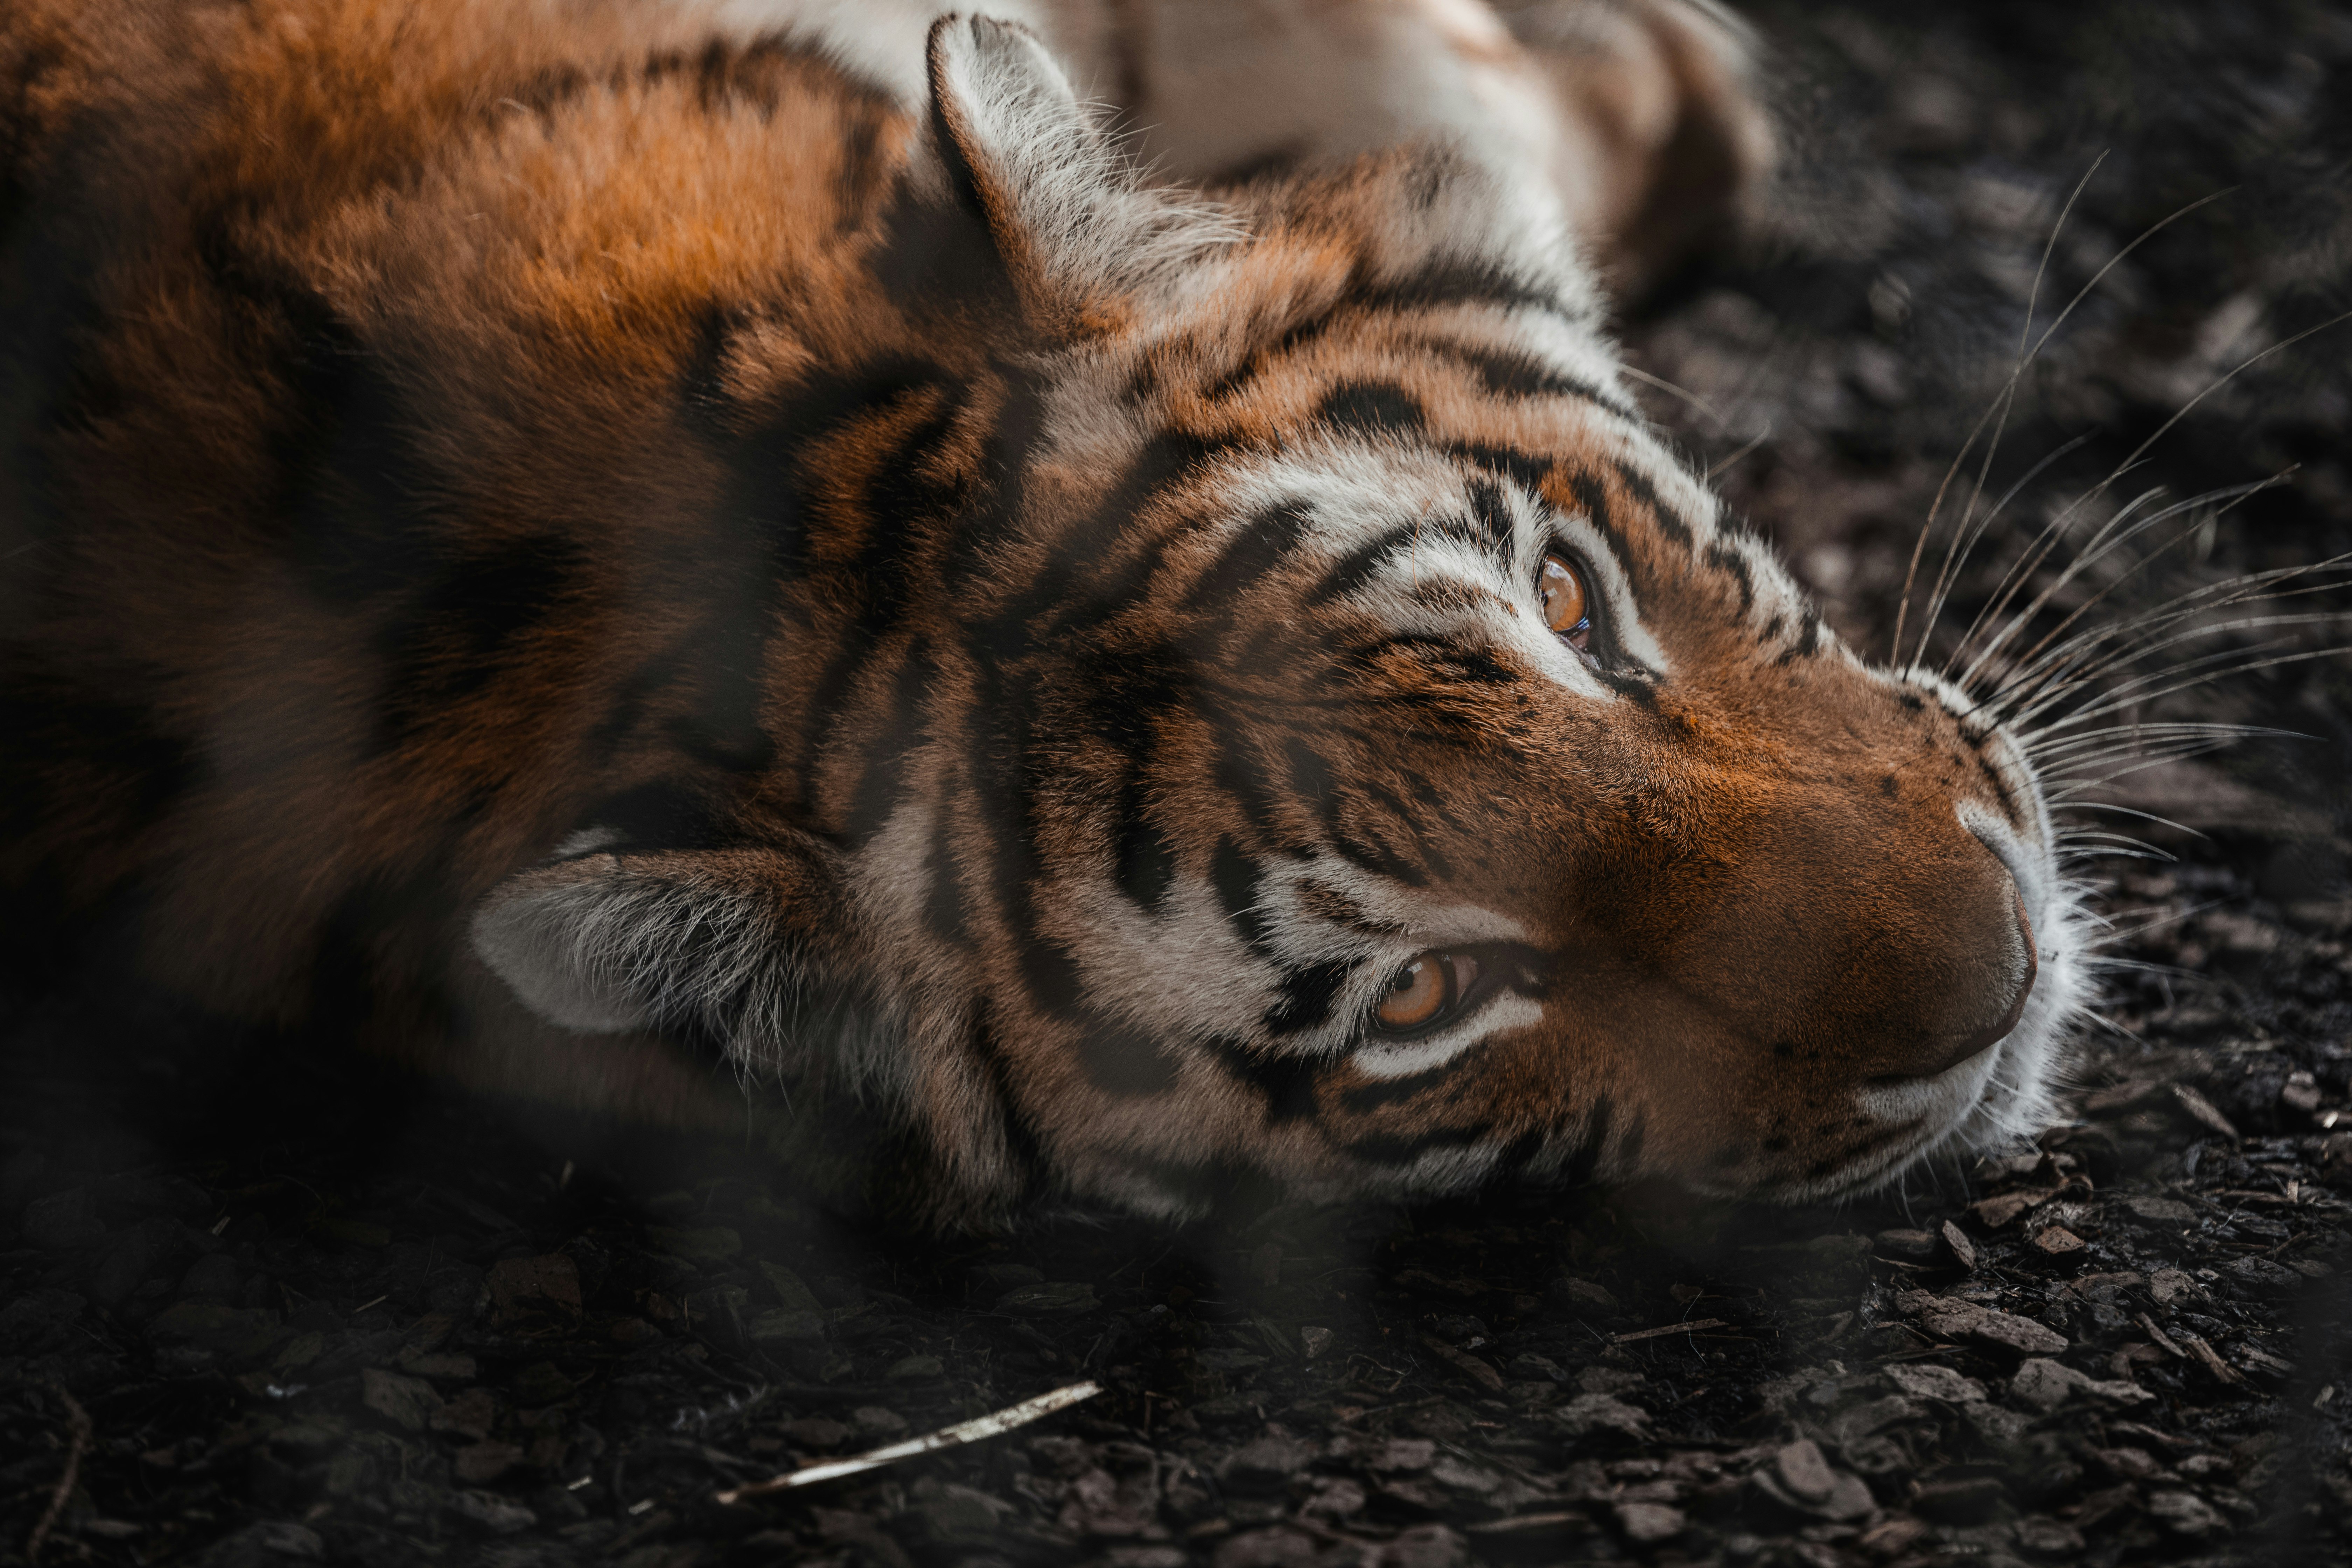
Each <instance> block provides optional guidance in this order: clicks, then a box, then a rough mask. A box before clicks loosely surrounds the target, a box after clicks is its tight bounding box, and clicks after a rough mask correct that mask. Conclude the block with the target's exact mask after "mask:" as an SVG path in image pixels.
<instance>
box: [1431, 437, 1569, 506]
mask: <svg viewBox="0 0 2352 1568" xmlns="http://www.w3.org/2000/svg"><path fill="white" fill-rule="evenodd" d="M1445 455H1446V456H1447V457H1449V458H1454V459H1456V460H1457V461H1460V462H1465V463H1474V464H1475V465H1477V466H1478V467H1479V468H1485V469H1486V470H1487V471H1488V472H1489V473H1496V474H1500V475H1502V476H1503V477H1504V478H1505V479H1509V480H1510V481H1511V482H1512V483H1513V484H1515V485H1517V486H1518V487H1519V488H1520V489H1523V490H1526V491H1528V493H1529V494H1531V495H1541V494H1542V493H1543V482H1544V480H1545V479H1547V478H1549V476H1550V474H1551V471H1552V470H1553V469H1554V468H1558V467H1559V464H1558V463H1557V462H1555V461H1554V460H1553V459H1552V458H1538V457H1537V456H1536V455H1535V454H1533V453H1531V452H1521V451H1518V450H1516V449H1515V448H1512V447H1496V446H1490V445H1487V444H1486V443H1483V442H1476V441H1456V442H1454V443H1452V444H1451V445H1449V446H1448V447H1446V448H1445Z"/></svg>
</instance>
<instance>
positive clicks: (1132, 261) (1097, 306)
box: [929, 16, 1240, 337]
mask: <svg viewBox="0 0 2352 1568" xmlns="http://www.w3.org/2000/svg"><path fill="white" fill-rule="evenodd" d="M929 74H930V120H931V132H932V136H933V139H934V141H935V142H936V144H937V148H938V153H939V157H940V163H941V164H942V165H943V167H944V172H945V174H946V176H947V180H948V184H949V186H950V190H951V192H952V194H953V195H954V198H955V199H956V201H957V202H958V203H959V205H961V206H963V207H964V208H966V209H967V211H968V212H969V213H970V214H971V216H973V217H975V218H977V219H978V220H979V222H980V223H981V225H982V226H983V227H984V228H985V229H986V231H987V235H988V238H989V241H990V243H991V246H992V248H993V250H994V252H995V255H996V258H997V259H998V260H999V261H1000V262H1001V264H1002V265H1003V269H1004V273H1005V275H1006V277H1007V279H1009V281H1010V282H1011V284H1012V287H1013V292H1014V294H1015V295H1016V297H1017V298H1018V299H1019V300H1020V303H1021V307H1022V310H1023V312H1024V315H1026V317H1027V318H1028V320H1029V321H1030V323H1031V324H1032V325H1033V326H1034V327H1036V328H1037V329H1039V330H1040V331H1045V332H1046V333H1047V334H1048V335H1051V336H1056V337H1068V336H1081V335H1085V334H1086V333H1087V332H1088V331H1090V330H1097V329H1098V328H1099V327H1100V326H1102V325H1106V324H1108V322H1109V321H1113V320H1116V319H1117V317H1118V315H1119V314H1120V313H1122V306H1123V301H1124V300H1126V299H1128V298H1129V297H1131V296H1133V295H1136V294H1138V293H1140V292H1142V291H1144V290H1146V289H1150V288H1152V287H1153V286H1155V285H1156V284H1159V283H1160V282H1162V281H1163V280H1165V279H1167V278H1168V277H1169V276H1170V275H1171V274H1172V273H1174V272H1175V271H1177V270H1179V269H1181V268H1183V267H1185V266H1187V265H1188V264H1192V263H1197V262H1199V261H1201V260H1203V259H1205V258H1207V257H1209V256H1211V255H1213V254H1214V253H1215V252H1216V251H1217V250H1219V249H1220V248H1222V247H1224V246H1226V245H1228V244H1231V243H1232V242H1233V241H1234V239H1236V238H1238V237H1239V236H1240V230H1239V228H1238V226H1236V225H1235V224H1234V222H1233V221H1232V220H1231V219H1229V218H1227V217H1226V216H1224V215H1223V214H1222V213H1220V212H1219V211H1218V210H1217V209H1216V208H1214V207H1213V206H1211V205H1208V204H1206V203H1205V202H1202V200H1200V199H1199V198H1197V197H1192V196H1189V195H1186V194H1184V193H1182V192H1180V191H1171V190H1163V189H1156V188H1154V187H1151V186H1150V185H1147V184H1144V182H1143V181H1142V179H1141V178H1140V177H1139V174H1138V173H1137V171H1136V169H1135V167H1134V165H1133V164H1132V163H1129V161H1128V159H1127V158H1126V157H1125V156H1124V155H1123V154H1122V153H1120V152H1119V150H1118V147H1117V146H1115V145H1114V144H1113V143H1112V142H1111V139H1110V137H1109V136H1108V134H1106V133H1105V132H1104V130H1103V128H1102V126H1101V125H1100V124H1099V123H1097V120H1096V118H1095V116H1094V115H1093V114H1092V113H1090V112H1089V111H1088V110H1087V108H1086V107H1085V106H1084V105H1082V104H1080V103H1079V102H1078V100H1077V95H1076V92H1074V91H1073V90H1072V89H1071V87H1070V82H1069V79H1068V78H1067V77H1066V76H1064V75H1063V74H1062V69H1061V67H1060V66H1058V65H1057V64H1055V60H1054V57H1053V56H1052V54H1051V53H1049V52H1048V51H1047V49H1046V48H1045V45H1044V44H1043V43H1042V42H1040V41H1039V40H1038V38H1037V37H1036V36H1035V35H1034V34H1033V33H1031V32H1030V31H1029V30H1028V29H1026V28H1024V27H1021V26H1015V25H1014V24H1012V23H1009V22H998V21H992V20H990V19H988V18H986V17H981V16H942V17H941V18H940V20H939V21H938V22H936V23H934V24H933V25H932V27H931V35H930V44H929Z"/></svg>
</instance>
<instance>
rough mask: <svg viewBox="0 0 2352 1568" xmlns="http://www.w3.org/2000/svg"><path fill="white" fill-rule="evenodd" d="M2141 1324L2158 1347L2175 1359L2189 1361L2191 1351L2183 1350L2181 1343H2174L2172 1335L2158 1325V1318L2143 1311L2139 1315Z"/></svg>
mask: <svg viewBox="0 0 2352 1568" xmlns="http://www.w3.org/2000/svg"><path fill="white" fill-rule="evenodd" d="M2139 1326H2140V1327H2141V1328H2142V1329H2144V1330H2146V1331H2147V1337H2148V1338H2149V1339H2151V1340H2153V1341H2155V1342H2156V1347H2157V1349H2158V1350H2160V1351H2163V1352H2166V1353H2167V1354H2168V1355H2170V1356H2171V1357H2172V1359H2173V1360H2175V1361H2187V1360H2188V1359H2189V1352H2187V1351H2184V1350H2182V1349H2181V1348H2180V1347H2179V1345H2177V1344H2174V1343H2173V1342H2172V1339H2171V1336H2170V1335H2168V1334H2167V1333H2166V1332H2165V1331H2163V1330H2162V1329H2159V1328H2158V1327H2157V1326H2156V1320H2155V1319H2154V1318H2151V1317H2149V1316H2148V1315H2147V1313H2146V1312H2142V1313H2141V1314H2140V1315H2139Z"/></svg>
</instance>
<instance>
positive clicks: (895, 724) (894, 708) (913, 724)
mask: <svg viewBox="0 0 2352 1568" xmlns="http://www.w3.org/2000/svg"><path fill="white" fill-rule="evenodd" d="M932 674H933V670H932V668H931V662H930V659H929V657H928V655H927V654H926V653H925V651H924V648H923V645H922V643H921V641H920V640H919V639H918V640H917V641H916V642H915V643H913V644H912V645H911V646H909V647H908V648H907V650H906V651H905V652H904V653H903V654H901V655H900V656H899V659H898V679H896V680H894V681H892V682H891V684H890V696H889V700H888V701H887V703H886V704H885V705H884V707H883V710H882V712H881V714H880V715H879V716H878V718H877V716H875V715H873V714H870V713H867V714H864V715H862V717H863V718H864V719H865V721H866V723H867V724H869V725H871V726H872V733H871V734H870V735H869V737H868V738H867V741H866V746H865V749H864V754H863V756H861V758H860V759H859V763H858V770H857V782H856V784H853V785H852V786H851V794H850V799H849V816H848V817H847V819H846V820H845V822H844V824H843V827H842V832H843V835H844V837H846V838H847V839H848V840H849V842H850V843H852V844H854V845H863V844H864V843H866V840H868V839H870V838H872V837H874V835H875V834H877V833H878V832H880V831H881V829H882V826H883V825H884V824H885V823H887V821H889V819H890V814H891V813H892V812H893V811H895V810H896V809H897V808H898V802H899V799H900V798H901V796H902V795H903V794H904V791H903V790H902V788H901V780H903V779H904V777H905V776H906V772H907V762H908V758H909V757H911V756H912V755H913V754H914V752H915V751H916V749H917V748H918V747H919V746H920V745H921V744H922V739H923V736H922V726H921V723H920V719H921V715H922V707H923V697H924V694H925V693H927V692H928V691H929V689H930V684H931V676H932ZM817 711H818V712H819V713H820V714H823V713H824V711H825V710H823V709H819V710H817ZM823 744H824V742H823V740H822V739H819V740H818V741H816V742H814V743H813V744H812V745H811V747H810V751H811V752H812V753H813V754H814V753H815V752H820V751H821V750H822V749H823Z"/></svg>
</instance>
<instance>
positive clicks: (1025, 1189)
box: [969, 1004, 1045, 1204]
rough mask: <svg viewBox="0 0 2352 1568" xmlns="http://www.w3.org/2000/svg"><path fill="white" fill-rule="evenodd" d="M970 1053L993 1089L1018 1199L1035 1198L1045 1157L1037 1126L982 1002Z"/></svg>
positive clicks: (972, 1032) (1042, 1177)
mask: <svg viewBox="0 0 2352 1568" xmlns="http://www.w3.org/2000/svg"><path fill="white" fill-rule="evenodd" d="M969 1043H970V1046H971V1054H972V1055H973V1056H974V1057H975V1058H978V1059H979V1061H980V1064H981V1068H982V1071H983V1072H985V1073H986V1074H987V1076H988V1081H989V1087H990V1088H991V1089H994V1090H995V1092H996V1107H997V1122H998V1126H999V1127H1000V1128H1001V1129H1002V1130H1003V1134H1004V1152H1005V1155H1006V1157H1007V1158H1008V1159H1009V1160H1010V1161H1011V1162H1012V1164H1013V1173H1014V1174H1015V1176H1016V1177H1017V1178H1018V1180H1019V1182H1020V1184H1021V1197H1020V1200H1019V1201H1020V1202H1022V1203H1024V1204H1026V1203H1028V1202H1030V1201H1031V1200H1033V1199H1034V1198H1035V1197H1036V1196H1037V1194H1039V1192H1040V1191H1041V1190H1042V1189H1043V1188H1044V1186H1045V1152H1044V1147H1043V1144H1042V1142H1041V1140H1040V1139H1039V1138H1038V1135H1037V1125H1036V1123H1035V1122H1034V1121H1032V1120H1030V1116H1029V1112H1028V1110H1026V1109H1025V1108H1024V1106H1023V1105H1022V1103H1021V1100H1020V1097H1019V1096H1017V1095H1016V1094H1014V1093H1013V1067H1012V1064H1011V1063H1010V1062H1008V1061H1006V1060H1005V1059H1004V1050H1003V1046H1001V1045H1000V1044H999V1043H998V1041H997V1038H996V1026H995V1020H994V1018H993V1016H992V1015H991V1014H990V1012H989V1010H988V1008H987V1006H986V1005H985V1004H983V1005H982V1006H981V1008H980V1009H979V1016H977V1017H975V1018H974V1019H973V1020H972V1026H971V1036H970V1037H969Z"/></svg>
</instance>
